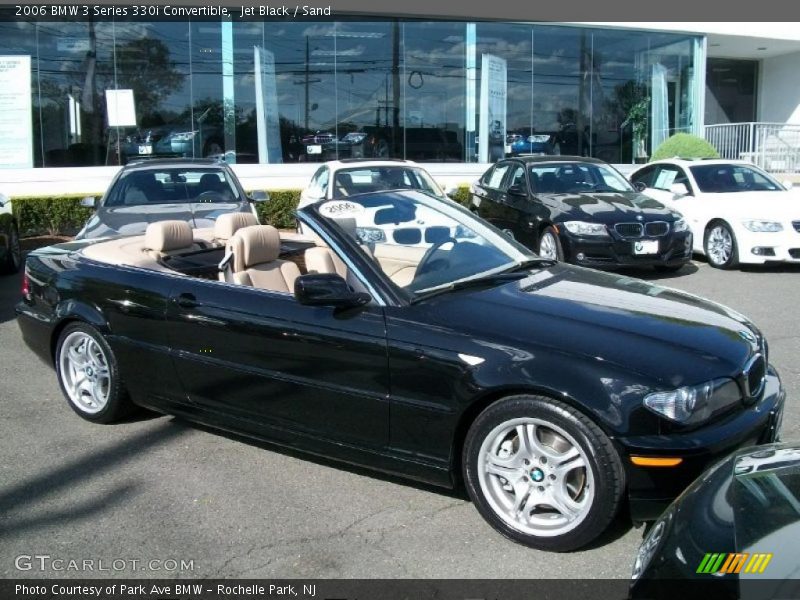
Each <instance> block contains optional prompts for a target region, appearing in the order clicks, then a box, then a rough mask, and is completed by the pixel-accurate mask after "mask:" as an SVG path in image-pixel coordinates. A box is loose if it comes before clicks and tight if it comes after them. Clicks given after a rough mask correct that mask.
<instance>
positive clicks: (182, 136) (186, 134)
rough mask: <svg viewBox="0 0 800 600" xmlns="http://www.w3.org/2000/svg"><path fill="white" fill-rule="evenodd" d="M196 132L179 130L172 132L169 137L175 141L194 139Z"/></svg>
mask: <svg viewBox="0 0 800 600" xmlns="http://www.w3.org/2000/svg"><path fill="white" fill-rule="evenodd" d="M195 133H197V132H196V131H181V132H179V133H173V134H172V135H171V136H170V137H171V138H172V139H173V140H174V141H176V142H188V141H190V140H193V139H194V135H195Z"/></svg>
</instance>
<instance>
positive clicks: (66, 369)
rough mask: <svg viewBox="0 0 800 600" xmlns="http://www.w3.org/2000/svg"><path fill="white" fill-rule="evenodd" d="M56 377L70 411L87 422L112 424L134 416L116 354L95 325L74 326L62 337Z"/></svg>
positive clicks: (57, 358) (77, 324)
mask: <svg viewBox="0 0 800 600" xmlns="http://www.w3.org/2000/svg"><path fill="white" fill-rule="evenodd" d="M56 373H57V374H58V383H59V385H60V386H61V391H62V392H63V393H64V396H65V397H66V399H67V402H69V405H70V407H72V410H74V411H75V412H76V413H78V414H79V415H80V416H81V417H83V418H84V419H86V420H87V421H92V422H94V423H111V422H113V421H116V420H118V419H119V418H121V417H123V416H124V415H126V414H128V413H129V412H131V409H132V405H131V403H130V401H129V400H128V397H127V394H126V393H125V390H124V387H123V386H122V381H121V379H120V375H119V371H118V370H117V361H116V359H115V358H114V353H113V352H112V350H111V347H110V346H109V345H108V343H107V342H106V341H105V339H103V336H102V335H100V332H99V331H97V329H95V328H94V327H92V326H91V325H87V324H86V323H73V324H71V325H68V326H67V327H66V328H65V329H64V331H63V332H62V333H61V336H60V337H59V338H58V345H57V346H56Z"/></svg>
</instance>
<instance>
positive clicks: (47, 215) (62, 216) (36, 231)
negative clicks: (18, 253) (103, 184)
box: [11, 194, 101, 236]
mask: <svg viewBox="0 0 800 600" xmlns="http://www.w3.org/2000/svg"><path fill="white" fill-rule="evenodd" d="M100 195H101V194H97V196H100ZM85 196H86V194H81V195H80V196H47V197H29V196H26V197H15V198H12V202H11V207H12V210H13V211H14V216H15V217H16V218H17V223H19V231H20V235H22V236H32V235H75V234H76V233H77V232H78V231H79V230H80V229H81V227H83V224H84V223H86V220H87V219H88V218H89V217H90V216H91V215H92V212H93V209H91V208H87V207H84V206H81V205H80V201H81V198H84V197H85Z"/></svg>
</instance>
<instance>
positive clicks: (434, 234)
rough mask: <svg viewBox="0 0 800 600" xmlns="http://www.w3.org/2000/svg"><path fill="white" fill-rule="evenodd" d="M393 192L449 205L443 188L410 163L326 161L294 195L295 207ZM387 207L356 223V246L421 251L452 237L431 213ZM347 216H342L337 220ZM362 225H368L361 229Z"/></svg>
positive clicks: (374, 209) (351, 160) (356, 160)
mask: <svg viewBox="0 0 800 600" xmlns="http://www.w3.org/2000/svg"><path fill="white" fill-rule="evenodd" d="M393 190H418V191H420V192H424V193H426V194H428V195H431V196H434V197H436V198H441V199H442V200H447V201H448V202H449V199H448V197H447V193H446V192H445V190H444V189H442V188H441V187H440V186H439V185H438V184H437V183H436V182H435V181H434V180H433V178H432V177H431V176H430V174H429V173H428V172H427V171H426V170H425V169H423V168H422V167H420V166H419V165H418V164H417V163H415V162H412V161H410V160H400V159H395V160H391V159H389V160H386V159H384V160H361V159H350V160H348V159H343V160H332V161H328V162H326V163H325V164H323V165H322V166H320V168H319V169H317V171H316V173H314V176H313V177H312V178H311V181H310V182H309V184H308V187H306V188H305V189H304V190H303V191H302V192H301V193H300V203H299V206H298V208H303V207H304V206H307V205H309V204H313V203H314V202H318V201H320V200H339V201H346V200H347V198H349V197H351V196H355V195H358V194H364V193H368V192H379V191H386V192H389V191H393ZM449 191H450V190H448V192H449ZM388 204H389V203H384V204H381V205H376V206H374V207H371V208H370V209H369V211H367V212H369V213H370V214H368V215H366V216H365V217H364V219H363V223H362V222H359V223H358V224H357V231H356V233H357V235H358V237H359V239H360V241H361V242H362V243H364V244H375V243H388V244H395V243H397V244H402V245H404V246H420V247H426V246H430V245H431V244H433V243H440V242H441V241H442V240H443V239H449V238H450V237H451V236H452V234H453V232H451V231H450V230H449V223H447V224H445V223H443V222H441V219H440V218H439V216H438V213H437V212H436V211H428V212H426V213H425V214H423V213H422V212H421V211H422V210H423V208H424V207H421V208H419V209H417V213H416V214H414V215H402V214H399V213H398V211H396V210H385V209H386V206H387V205H388ZM347 216H348V215H346V214H345V213H344V212H343V213H342V217H343V218H344V217H347ZM366 222H369V223H370V226H366V225H364V223H366Z"/></svg>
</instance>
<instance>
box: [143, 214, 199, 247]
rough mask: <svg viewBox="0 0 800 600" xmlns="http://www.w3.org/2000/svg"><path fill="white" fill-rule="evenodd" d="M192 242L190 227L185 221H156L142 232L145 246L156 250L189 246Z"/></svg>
mask: <svg viewBox="0 0 800 600" xmlns="http://www.w3.org/2000/svg"><path fill="white" fill-rule="evenodd" d="M193 243H194V239H193V236H192V228H191V227H190V226H189V223H187V222H186V221H157V222H155V223H150V224H149V225H148V226H147V230H146V231H145V233H144V246H145V248H147V249H148V250H155V251H156V252H169V251H170V250H180V249H182V248H189V247H191V245H192V244H193Z"/></svg>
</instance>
